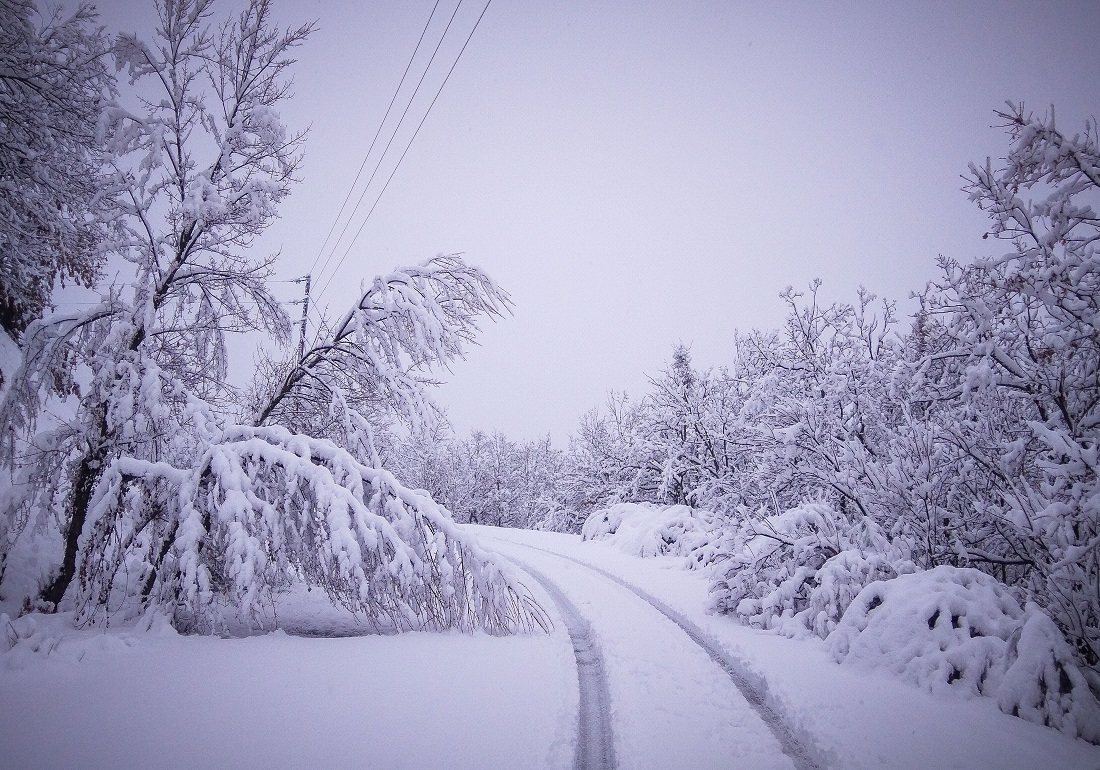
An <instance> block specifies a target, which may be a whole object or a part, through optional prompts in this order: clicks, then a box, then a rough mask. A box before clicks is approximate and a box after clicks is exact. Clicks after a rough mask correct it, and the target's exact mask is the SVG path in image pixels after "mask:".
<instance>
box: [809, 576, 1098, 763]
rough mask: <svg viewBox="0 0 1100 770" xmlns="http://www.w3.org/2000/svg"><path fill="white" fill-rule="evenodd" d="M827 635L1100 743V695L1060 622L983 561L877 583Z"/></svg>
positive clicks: (840, 647) (890, 664) (939, 688)
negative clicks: (982, 567)
mask: <svg viewBox="0 0 1100 770" xmlns="http://www.w3.org/2000/svg"><path fill="white" fill-rule="evenodd" d="M827 642H828V645H829V648H830V650H831V652H832V654H833V656H834V658H835V659H836V660H837V661H840V662H849V663H861V664H864V665H868V666H872V667H881V668H886V669H888V670H890V671H892V672H894V673H895V674H898V675H900V676H901V677H903V678H904V679H907V680H909V681H911V682H913V683H914V684H917V685H919V686H921V687H924V688H927V689H929V690H931V691H932V692H935V693H938V692H945V691H958V692H962V693H965V694H969V695H987V696H991V697H994V698H996V699H997V703H998V705H999V706H1000V708H1001V710H1002V711H1004V712H1005V713H1008V714H1013V715H1015V716H1020V717H1022V718H1024V719H1027V720H1029V721H1032V722H1037V723H1039V724H1044V725H1047V726H1049V727H1054V728H1056V729H1058V730H1061V731H1062V732H1065V733H1068V734H1070V735H1072V736H1080V737H1082V738H1085V739H1086V740H1089V741H1091V742H1093V743H1098V742H1100V704H1098V703H1097V700H1096V698H1095V696H1094V695H1093V694H1092V692H1091V691H1090V689H1089V687H1088V684H1087V681H1086V679H1085V676H1084V675H1083V674H1082V672H1081V670H1080V669H1079V668H1078V667H1077V664H1076V663H1075V661H1074V659H1073V653H1072V651H1071V649H1070V647H1069V644H1067V643H1066V641H1065V639H1064V637H1063V636H1062V633H1061V631H1059V630H1058V627H1057V626H1056V625H1055V624H1054V621H1053V620H1051V619H1050V616H1049V615H1047V614H1046V613H1045V612H1043V610H1042V609H1041V608H1039V607H1038V606H1037V605H1035V604H1033V603H1028V604H1027V606H1026V607H1021V606H1020V604H1019V602H1017V600H1016V598H1015V597H1014V596H1013V595H1012V593H1011V591H1010V590H1009V588H1008V587H1007V586H1005V585H1004V584H1002V583H1000V582H998V581H997V580H995V579H994V578H992V577H990V576H989V575H986V574H985V573H983V572H979V571H978V570H975V569H968V568H957V567H950V566H940V567H936V568H935V569H932V570H928V571H926V572H917V573H913V574H908V575H901V576H899V577H897V578H895V579H893V580H883V581H877V582H874V583H871V584H870V585H868V586H867V587H866V588H864V589H863V590H862V591H861V592H860V593H859V595H858V596H857V597H856V598H855V599H854V600H853V601H852V603H851V605H850V606H849V607H848V610H847V612H845V613H844V617H843V619H842V620H841V622H840V624H839V625H838V626H837V628H836V629H835V630H834V631H833V633H832V634H830V635H829V638H828V640H827Z"/></svg>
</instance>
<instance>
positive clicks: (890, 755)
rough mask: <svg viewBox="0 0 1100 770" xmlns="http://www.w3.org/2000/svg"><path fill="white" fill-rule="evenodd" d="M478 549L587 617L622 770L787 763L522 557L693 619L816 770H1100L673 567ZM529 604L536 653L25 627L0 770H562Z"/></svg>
mask: <svg viewBox="0 0 1100 770" xmlns="http://www.w3.org/2000/svg"><path fill="white" fill-rule="evenodd" d="M473 529H474V531H476V532H477V533H478V534H479V535H482V536H484V538H483V542H484V544H485V545H486V546H487V547H490V548H496V549H498V550H501V551H507V553H508V554H511V555H513V556H514V557H515V558H516V559H517V560H519V561H523V562H526V563H528V564H530V565H531V566H534V567H536V568H537V569H539V570H540V571H542V572H544V573H545V574H546V575H547V576H549V577H550V578H551V579H552V580H553V581H554V582H555V583H556V584H557V585H558V586H559V587H560V589H561V590H562V592H563V593H566V594H567V595H569V597H570V599H571V600H572V601H573V602H574V603H575V604H576V605H577V606H578V607H579V608H580V610H581V611H582V612H584V613H585V614H586V616H587V619H588V621H589V623H590V624H591V626H592V628H593V630H594V632H595V634H596V636H597V637H598V639H599V641H600V643H601V646H602V648H603V654H604V657H605V662H606V670H607V672H608V680H609V689H610V693H611V700H612V704H613V707H612V712H613V713H612V730H613V731H614V733H615V741H616V743H615V747H616V754H617V759H618V760H619V767H622V768H634V767H647V766H648V767H658V766H664V767H674V766H687V765H688V763H691V764H692V766H694V767H699V768H703V767H708V768H709V767H722V766H734V767H736V766H745V767H766V766H768V765H772V766H783V765H785V764H786V759H785V757H784V756H782V755H781V754H779V753H778V750H777V748H776V746H775V744H774V741H773V740H772V738H771V736H770V735H769V734H768V732H767V731H766V730H764V729H762V728H761V724H760V722H759V720H758V719H756V717H755V715H754V713H753V712H752V711H751V710H747V709H746V708H745V704H744V702H743V701H741V700H739V699H738V696H737V692H736V691H734V690H732V689H731V688H730V686H729V682H728V679H727V678H726V677H725V675H724V674H723V673H722V671H721V670H720V669H718V668H717V666H715V665H714V664H713V663H711V662H710V660H709V659H708V658H707V656H706V655H705V654H702V653H701V652H700V650H699V649H698V648H696V647H693V646H692V645H693V643H692V642H690V641H689V640H688V639H687V637H686V636H685V635H684V634H683V633H682V632H681V631H679V630H678V629H677V628H676V626H675V625H674V624H672V623H670V622H669V621H667V620H666V619H665V618H664V617H663V616H662V615H661V614H660V613H658V612H656V611H654V610H653V609H652V608H650V607H648V606H647V605H646V604H645V602H643V601H641V600H640V599H638V598H637V597H636V596H635V595H634V594H633V593H631V592H630V591H627V590H626V589H624V588H622V587H621V586H618V585H616V584H614V583H613V582H612V581H610V580H608V579H607V578H606V577H603V576H601V575H599V574H597V573H595V572H591V571H589V570H587V569H586V568H584V567H582V566H580V565H577V564H575V563H573V562H569V561H567V560H564V559H561V558H559V557H557V556H553V555H550V554H547V553H544V552H541V551H533V550H530V549H527V548H523V547H522V546H521V545H517V543H528V544H531V545H534V546H537V547H538V548H542V549H547V550H550V551H556V552H559V553H561V554H565V555H567V556H571V557H573V558H575V559H580V560H582V561H587V562H590V563H592V564H594V565H597V566H599V567H601V568H603V569H605V570H607V571H609V572H611V573H613V574H615V575H618V576H619V577H621V578H622V579H624V580H626V581H627V582H629V583H631V584H633V585H636V586H638V587H640V588H641V589H643V590H644V591H646V592H648V593H650V594H652V595H653V596H655V597H657V598H658V599H660V601H662V602H664V603H665V604H667V605H668V606H670V607H672V608H674V609H676V610H677V611H679V612H680V613H681V614H683V615H685V616H686V617H687V618H689V619H690V620H691V621H692V622H693V623H695V624H696V625H697V626H699V627H700V628H701V629H703V631H704V632H705V633H706V634H707V635H708V636H710V637H712V638H713V639H715V640H716V641H717V642H718V643H719V644H720V645H721V646H722V647H723V648H724V650H725V651H726V652H727V653H728V654H729V655H730V656H732V657H734V658H736V659H738V660H740V661H742V662H743V663H744V664H745V666H746V667H747V668H748V669H750V672H751V673H753V674H754V675H755V676H756V677H757V678H758V679H759V680H760V681H762V682H763V683H764V684H765V686H766V688H767V690H768V692H769V694H770V699H771V702H770V705H771V706H772V707H773V709H774V710H775V711H776V712H778V713H779V715H780V716H781V717H782V718H783V719H784V720H786V722H787V723H788V724H789V725H791V726H792V727H793V728H794V729H795V732H796V733H797V734H799V735H801V736H809V737H810V738H811V739H812V741H813V742H814V744H815V747H816V748H817V750H818V754H819V755H824V756H825V757H827V758H828V759H829V762H828V765H829V766H830V767H836V768H901V769H904V768H914V769H916V768H921V769H922V770H923V768H929V767H935V768H960V769H961V768H966V769H967V770H974V769H975V768H998V770H1011V769H1012V768H1036V767H1042V768H1051V769H1052V770H1053V769H1055V768H1074V769H1075V770H1082V769H1084V770H1097V769H1098V768H1100V748H1097V747H1094V746H1091V745H1089V744H1087V743H1085V742H1083V741H1074V740H1071V739H1069V738H1067V737H1066V736H1064V735H1062V734H1060V733H1057V732H1055V731H1053V730H1050V729H1047V728H1044V727H1040V726H1038V725H1035V724H1032V723H1029V722H1026V721H1024V720H1022V719H1015V718H1013V717H1010V716H1007V715H1005V714H1003V713H1001V712H1000V711H999V710H998V709H997V706H996V703H995V702H993V701H992V700H991V699H986V698H978V699H965V698H962V697H952V696H950V694H948V695H940V696H933V695H931V694H930V693H928V692H925V691H923V690H920V689H918V688H916V687H913V686H911V685H908V684H906V683H904V682H902V681H901V680H899V679H898V678H896V677H893V676H891V675H889V674H886V673H884V672H881V671H871V670H867V669H863V668H860V667H858V666H853V665H838V664H836V663H834V662H833V661H832V660H831V658H830V657H829V655H828V652H827V650H826V647H825V645H824V643H822V642H820V641H818V640H816V639H811V640H791V639H787V638H784V637H781V636H778V635H776V634H774V633H769V632H765V631H759V630H755V629H751V628H746V627H743V626H740V625H738V624H737V623H736V622H735V621H734V620H733V619H732V618H729V617H726V616H716V615H709V614H707V613H706V611H705V610H704V607H705V604H706V598H707V582H706V578H705V577H704V576H703V575H700V574H698V573H697V572H689V571H685V570H682V569H680V568H679V566H678V564H679V563H680V560H679V559H676V558H672V557H661V558H656V559H641V558H637V557H632V556H628V555H626V554H624V553H622V552H620V551H618V550H617V549H615V548H613V547H612V546H610V545H608V544H606V543H601V542H583V543H582V542H581V541H580V538H579V537H577V536H572V535H559V534H555V533H545V532H530V531H522V530H504V529H494V528H484V527H477V528H473ZM502 539H503V540H507V541H511V543H502V542H501V540H502ZM531 588H532V590H533V591H534V592H535V593H536V595H537V596H539V597H540V600H541V601H545V603H546V608H547V610H548V612H550V614H551V616H552V617H553V618H554V620H555V623H556V628H555V629H554V631H553V633H551V634H550V635H547V636H544V635H532V636H526V637H511V638H497V637H491V636H487V635H484V634H474V635H467V634H458V633H449V634H429V633H407V634H400V635H392V636H352V637H338V638H325V637H323V636H302V635H293V634H287V633H285V632H282V631H280V632H275V633H271V634H265V635H257V636H251V637H245V638H230V639H221V638H216V637H181V636H178V635H176V634H175V633H174V632H172V631H170V630H164V629H161V630H155V631H151V632H147V633H139V632H137V631H136V630H133V629H130V630H126V629H118V628H111V629H108V630H106V631H105V630H103V629H88V630H78V631H74V630H72V629H71V628H70V629H67V630H63V629H62V626H61V624H62V622H63V621H64V617H58V616H53V617H45V618H39V619H38V621H37V622H38V623H39V626H40V630H39V632H38V633H37V634H35V635H33V636H32V637H31V639H27V640H24V641H22V642H19V643H18V644H17V645H16V646H15V648H13V649H12V650H11V651H9V652H7V653H0V767H4V768H7V767H13V768H16V767H18V768H24V767H25V768H65V767H80V768H123V769H125V768H177V767H178V768H184V767H188V768H190V767H241V768H253V767H255V768H274V767H279V768H282V767H325V768H329V767H332V768H340V767H377V768H434V767H449V768H450V767H454V768H467V767H468V768H494V767H499V768H543V767H546V768H566V767H571V766H572V764H573V754H574V747H575V741H576V727H577V705H578V700H577V699H578V693H577V679H576V676H577V674H576V669H575V665H574V658H573V650H572V646H571V643H570V640H569V637H568V635H567V633H566V631H565V628H564V624H563V623H562V622H561V621H560V617H559V615H558V614H557V613H556V611H555V610H554V607H553V605H552V603H551V601H550V599H549V598H548V597H547V596H546V594H545V592H544V591H543V590H542V589H541V588H540V587H539V586H538V585H532V586H531ZM300 599H301V597H298V600H300ZM298 600H296V601H298ZM288 610H292V611H289V612H288ZM279 621H280V623H281V624H283V626H284V627H285V628H288V629H291V630H294V631H297V632H300V633H303V634H305V633H313V634H318V635H323V634H326V633H333V634H340V633H350V632H352V631H354V630H355V629H354V624H353V623H348V622H347V620H346V618H345V619H343V620H340V619H339V618H338V614H337V615H333V614H332V613H331V612H326V613H320V612H310V611H307V608H305V606H304V605H301V606H299V605H293V606H290V607H288V608H284V610H282V611H281V612H280V616H279ZM25 624H26V619H24V620H21V621H18V622H17V623H16V624H15V625H20V627H24V626H25ZM0 631H2V632H3V634H4V635H5V636H6V637H8V638H10V630H8V629H0ZM5 636H0V642H2V641H3V639H4V638H5ZM35 646H37V647H38V650H37V652H36V651H34V650H33V649H31V648H32V647H35ZM5 648H6V645H4V644H0V650H3V649H5Z"/></svg>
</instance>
